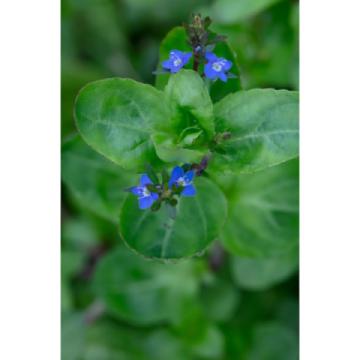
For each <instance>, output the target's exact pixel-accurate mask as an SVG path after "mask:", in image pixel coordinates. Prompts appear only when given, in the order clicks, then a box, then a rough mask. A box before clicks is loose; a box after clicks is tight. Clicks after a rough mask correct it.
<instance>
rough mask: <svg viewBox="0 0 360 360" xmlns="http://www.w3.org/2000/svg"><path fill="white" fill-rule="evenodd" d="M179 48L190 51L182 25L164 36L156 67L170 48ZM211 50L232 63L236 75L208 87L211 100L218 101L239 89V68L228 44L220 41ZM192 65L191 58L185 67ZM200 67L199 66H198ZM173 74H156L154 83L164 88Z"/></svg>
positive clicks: (232, 71) (166, 57) (159, 66)
mask: <svg viewBox="0 0 360 360" xmlns="http://www.w3.org/2000/svg"><path fill="white" fill-rule="evenodd" d="M174 49H177V50H181V51H186V52H190V51H191V47H190V45H189V44H188V43H187V37H186V32H185V29H184V28H183V27H180V26H178V27H175V28H173V29H172V30H171V31H170V32H169V33H168V34H167V35H166V36H165V38H164V40H163V41H162V42H161V45H160V52H159V64H158V68H159V69H161V63H162V62H163V61H164V60H166V59H168V58H169V53H170V51H171V50H174ZM213 52H214V53H215V54H216V55H217V56H218V57H224V58H226V59H228V60H230V61H232V63H233V67H232V68H231V70H230V72H231V73H233V74H234V75H236V76H237V78H234V79H228V81H227V82H226V83H224V82H221V81H219V80H218V81H216V82H215V83H214V84H212V85H211V87H210V95H211V98H212V99H213V101H218V100H220V99H221V98H223V97H224V96H226V95H227V94H230V93H232V92H235V91H238V90H240V89H241V85H240V78H239V76H240V74H239V69H238V66H237V60H236V58H235V56H234V52H233V51H232V49H231V48H230V46H229V44H227V43H220V44H217V45H216V47H215V49H214V50H213ZM192 66H193V60H191V61H190V62H189V63H188V64H187V65H186V66H185V68H187V69H191V68H192ZM200 69H201V67H200ZM172 76H173V75H170V74H158V75H157V76H156V80H155V85H156V87H157V88H158V89H161V90H162V89H164V88H165V86H166V84H167V83H168V81H169V78H171V77H172Z"/></svg>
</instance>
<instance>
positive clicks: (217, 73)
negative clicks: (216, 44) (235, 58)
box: [204, 52, 232, 82]
mask: <svg viewBox="0 0 360 360" xmlns="http://www.w3.org/2000/svg"><path fill="white" fill-rule="evenodd" d="M205 58H206V60H207V61H208V63H207V64H206V65H205V67H204V73H205V75H206V77H207V78H209V79H217V78H219V79H220V80H221V81H224V82H226V81H227V74H226V73H227V71H229V70H230V68H231V67H232V62H231V61H229V60H226V59H224V58H218V57H217V56H216V55H215V54H214V53H212V52H207V53H206V54H205Z"/></svg>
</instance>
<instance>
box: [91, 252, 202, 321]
mask: <svg viewBox="0 0 360 360" xmlns="http://www.w3.org/2000/svg"><path fill="white" fill-rule="evenodd" d="M94 290H95V293H96V294H97V295H98V296H99V297H100V299H102V300H103V301H104V303H105V305H106V309H107V310H108V311H109V312H110V313H111V314H112V315H114V316H116V317H118V318H120V319H122V320H126V321H128V322H130V323H133V324H136V325H147V324H155V323H161V322H164V321H169V320H171V319H172V318H173V317H174V311H175V310H176V307H177V305H176V304H177V302H178V301H182V298H183V297H186V298H188V297H191V296H194V294H195V293H196V291H197V284H196V277H195V276H194V267H193V264H192V263H190V262H181V263H179V264H168V265H166V264H163V263H159V262H151V261H149V260H145V259H144V258H143V257H141V256H138V255H136V254H135V253H133V252H131V251H130V250H129V249H127V248H125V247H122V248H119V249H117V250H115V251H112V252H111V253H109V254H108V255H107V256H105V257H104V258H103V259H102V260H101V261H100V263H99V264H98V266H97V268H96V272H95V278H94Z"/></svg>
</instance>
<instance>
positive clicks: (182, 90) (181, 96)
mask: <svg viewBox="0 0 360 360" xmlns="http://www.w3.org/2000/svg"><path fill="white" fill-rule="evenodd" d="M165 97H166V100H167V101H168V103H169V104H171V107H172V112H173V114H174V118H173V121H172V123H171V128H170V129H169V130H168V131H166V132H156V133H154V134H153V135H152V140H153V142H154V144H155V148H156V152H157V155H158V156H159V157H160V158H161V159H162V160H164V161H166V162H173V163H177V164H179V163H186V162H189V163H194V162H200V160H201V158H202V157H203V156H204V155H205V154H206V153H207V152H208V146H207V143H208V142H209V140H210V139H211V138H212V137H213V135H214V132H215V125H214V115H213V105H212V101H211V99H210V96H209V93H208V90H207V88H206V86H205V83H204V81H203V80H202V79H201V77H200V76H199V75H198V74H197V73H196V72H194V71H192V70H181V71H180V72H178V73H177V74H175V75H173V76H172V77H171V78H170V80H169V82H168V84H167V86H166V87H165Z"/></svg>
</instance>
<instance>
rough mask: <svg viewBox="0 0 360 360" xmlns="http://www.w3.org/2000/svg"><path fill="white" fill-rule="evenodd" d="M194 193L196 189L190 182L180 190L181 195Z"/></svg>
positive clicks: (192, 194)
mask: <svg viewBox="0 0 360 360" xmlns="http://www.w3.org/2000/svg"><path fill="white" fill-rule="evenodd" d="M195 194H196V189H195V187H194V185H192V184H190V185H187V186H185V187H184V190H183V191H182V192H181V195H182V196H194V195H195Z"/></svg>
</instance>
